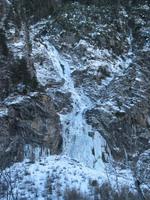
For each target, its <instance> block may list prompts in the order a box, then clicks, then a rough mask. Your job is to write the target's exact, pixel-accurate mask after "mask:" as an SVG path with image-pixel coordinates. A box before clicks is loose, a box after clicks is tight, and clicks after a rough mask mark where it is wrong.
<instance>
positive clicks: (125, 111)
mask: <svg viewBox="0 0 150 200" xmlns="http://www.w3.org/2000/svg"><path fill="white" fill-rule="evenodd" d="M149 53H150V52H149V51H148V52H145V53H139V54H138V55H137V58H136V60H135V61H134V62H133V63H132V64H131V65H130V66H129V67H128V69H127V70H126V71H125V73H124V74H122V76H119V77H117V78H115V79H113V81H112V82H110V84H109V85H108V87H107V90H106V91H105V93H104V94H103V96H102V98H101V102H99V103H97V104H96V105H95V106H94V107H93V108H92V109H91V110H88V111H87V112H86V116H87V121H88V123H89V124H91V125H92V126H93V127H94V128H95V129H96V130H97V129H98V130H99V132H100V133H101V134H102V135H103V137H104V138H105V139H106V141H107V142H108V144H109V146H110V148H111V152H112V155H113V156H114V158H115V159H117V160H120V159H121V160H122V156H123V155H124V158H126V156H127V155H128V160H129V161H133V160H134V161H136V160H137V159H138V157H139V155H140V153H142V152H143V151H144V150H147V149H149V147H150V144H149V140H150V130H149V112H150V107H149V98H150V96H149V92H148V91H149V87H150V82H149V62H150V57H149ZM120 155H121V157H120Z"/></svg>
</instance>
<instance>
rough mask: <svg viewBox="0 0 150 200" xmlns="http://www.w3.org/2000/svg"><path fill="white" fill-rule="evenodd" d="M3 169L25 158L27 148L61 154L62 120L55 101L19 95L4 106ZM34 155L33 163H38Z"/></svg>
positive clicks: (11, 98)
mask: <svg viewBox="0 0 150 200" xmlns="http://www.w3.org/2000/svg"><path fill="white" fill-rule="evenodd" d="M0 124H1V128H0V132H1V153H0V158H1V161H2V162H1V168H5V167H6V166H8V165H11V164H12V163H14V162H18V161H22V160H23V159H24V155H25V154H26V152H25V147H26V145H29V144H30V145H31V146H32V147H33V152H31V154H32V153H33V154H35V152H34V148H36V147H38V146H39V147H41V148H45V149H47V152H48V155H50V154H51V155H52V154H57V153H60V152H61V143H62V138H61V135H60V129H61V125H60V118H59V116H58V114H57V113H56V110H55V109H54V104H53V102H52V99H51V98H50V97H49V96H47V95H45V94H38V93H35V94H34V93H33V94H31V96H21V95H16V96H12V97H9V98H8V99H6V100H5V103H3V105H2V107H1V118H0ZM34 156H35V155H33V161H34Z"/></svg>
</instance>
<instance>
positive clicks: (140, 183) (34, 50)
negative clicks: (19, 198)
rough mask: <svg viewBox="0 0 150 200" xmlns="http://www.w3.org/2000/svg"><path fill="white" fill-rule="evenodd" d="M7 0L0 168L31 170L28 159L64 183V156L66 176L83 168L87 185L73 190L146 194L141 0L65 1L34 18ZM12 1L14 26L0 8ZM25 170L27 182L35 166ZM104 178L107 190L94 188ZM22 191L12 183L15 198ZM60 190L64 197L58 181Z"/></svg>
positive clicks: (149, 56) (149, 117) (148, 135)
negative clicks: (111, 1)
mask: <svg viewBox="0 0 150 200" xmlns="http://www.w3.org/2000/svg"><path fill="white" fill-rule="evenodd" d="M44 2H45V1H43V5H45V3H44ZM9 3H10V4H9ZM9 3H8V2H3V17H2V19H1V25H5V28H4V27H3V28H2V27H1V28H2V29H3V33H2V34H1V35H0V39H1V41H2V40H3V41H4V42H3V43H1V44H0V53H1V61H0V67H1V75H0V92H1V93H0V99H1V104H0V141H1V145H0V159H1V160H2V162H1V163H0V168H2V169H4V168H6V167H10V169H11V170H12V173H15V171H17V170H18V166H19V165H21V166H22V165H25V166H26V168H27V169H28V170H30V171H31V172H32V169H30V165H28V163H32V166H33V168H34V167H35V168H38V170H39V168H40V167H39V166H40V165H42V166H44V167H45V168H44V169H41V171H40V170H39V173H41V174H42V173H45V176H46V174H47V173H51V172H49V169H52V168H51V164H52V163H53V167H54V168H56V169H53V170H52V173H51V174H49V176H52V177H53V176H54V174H55V175H56V176H57V178H58V177H60V182H61V184H62V183H64V184H66V187H68V186H67V184H70V182H67V183H66V182H65V181H70V180H65V178H62V177H66V176H67V172H65V166H64V163H67V166H68V168H67V169H68V170H69V168H70V169H71V171H69V173H70V176H71V174H72V173H74V176H75V178H74V181H76V179H78V175H77V176H76V173H77V174H78V172H80V173H81V174H82V173H83V172H84V171H85V177H83V179H84V178H85V179H84V181H85V182H86V184H85V185H86V186H85V187H84V186H83V188H82V191H81V192H83V191H86V192H87V196H86V197H84V198H85V199H86V198H87V199H94V198H95V199H103V197H104V196H106V198H107V199H111V198H112V199H117V198H118V199H123V198H126V199H128V197H127V196H129V198H130V197H131V198H132V199H137V196H136V195H138V196H140V198H141V199H144V198H147V199H148V198H149V183H150V180H149V178H150V177H149V170H150V166H149V150H150V106H149V101H150V95H149V91H150V81H149V80H150V71H149V65H150V48H149V46H150V40H149V39H150V34H149V32H150V22H149V17H150V7H149V4H148V2H146V1H145V2H136V1H133V2H132V1H131V2H129V3H127V2H126V3H125V2H119V3H108V2H106V3H105V2H104V1H103V2H101V4H100V5H99V3H97V6H95V5H86V4H81V3H77V2H74V3H65V4H62V5H61V6H60V5H59V7H58V8H56V10H55V11H53V12H52V13H51V15H49V16H48V14H46V16H48V17H47V18H46V19H41V20H39V18H38V17H37V12H35V11H34V14H35V15H34V16H32V15H31V13H32V12H31V11H32V9H31V7H30V6H29V5H28V6H29V7H30V9H31V10H30V9H29V10H28V12H27V13H24V15H23V16H25V19H24V20H23V18H22V16H21V15H20V13H21V12H22V10H20V13H19V12H18V11H17V10H15V6H16V5H15V4H12V2H11V1H10V2H9ZM36 3H38V1H37V2H36ZM10 5H11V6H12V7H14V12H13V16H16V15H17V14H18V15H19V16H20V20H21V21H20V23H21V24H20V26H17V25H16V24H15V23H16V21H15V22H14V17H12V16H11V17H10V16H8V15H7V14H8V11H9V10H10V8H11V7H10ZM18 5H19V4H18ZM23 5H24V4H23ZM36 5H37V4H36ZM38 5H39V4H38ZM26 6H27V5H26ZM28 6H27V7H28ZM98 6H99V7H98ZM4 8H5V9H4ZM43 9H44V7H43ZM33 10H34V9H33ZM38 10H39V7H38V9H37V11H38ZM29 11H30V12H29ZM48 13H49V12H48ZM41 16H45V15H43V13H41ZM27 19H28V20H27ZM6 21H7V23H6ZM35 21H38V22H37V23H34V22H35ZM6 25H7V26H6ZM55 154H57V155H58V154H59V155H60V156H58V157H55V156H52V155H55ZM64 155H65V156H67V157H64ZM26 159H28V160H27V161H28V162H27V161H26ZM42 159H43V160H42ZM44 159H45V161H44ZM68 159H69V161H68ZM41 160H42V161H41ZM18 162H19V163H18ZM13 163H16V164H14V165H13ZM37 163H38V164H37ZM79 163H82V164H83V165H80V164H79ZM61 165H62V167H61ZM71 165H72V166H73V167H74V168H76V166H77V168H78V172H77V171H74V169H72V166H71ZM11 166H12V167H11ZM37 166H38V167H37ZM58 166H59V167H60V168H59V167H58ZM31 168H32V167H31ZM38 170H35V171H38ZM42 170H43V171H42ZM59 170H60V171H59ZM90 170H91V171H90ZM92 170H93V171H92ZM94 170H96V172H95V171H94ZM19 173H20V176H23V174H22V173H21V172H20V171H19ZM61 173H62V174H63V175H62V176H61ZM88 173H89V174H90V175H87V174H88ZM95 173H98V174H99V176H100V177H102V178H100V177H97V175H96V174H95ZM127 174H129V176H128V175H127ZM30 176H31V177H32V178H33V179H34V173H30ZM37 176H38V174H37ZM45 176H43V177H45ZM92 176H94V177H95V179H94V178H93V180H91V179H90V178H89V177H92ZM79 177H80V175H79ZM57 178H56V179H57ZM56 179H55V177H54V180H53V181H51V187H52V188H51V191H49V192H48V191H47V190H46V194H47V195H48V197H49V198H53V199H55V198H56V196H57V195H58V194H56V189H55V188H54V187H53V186H55V185H56V184H58V183H56ZM114 179H115V181H114ZM45 180H47V179H46V178H43V179H40V180H39V182H40V181H41V182H40V183H41V185H42V188H41V189H40V190H39V193H38V192H37V195H41V193H43V195H44V192H45V188H46V187H47V186H45V182H44V181H45ZM18 182H19V183H20V179H19V180H18ZM81 182H82V181H81ZM104 182H105V183H108V185H109V187H108V185H105V186H102V183H104ZM37 183H38V182H37ZM71 183H73V181H72V182H71ZM79 184H81V185H82V183H78V184H77V187H78V185H79ZM122 184H123V185H122ZM116 185H117V186H116ZM110 186H111V187H112V188H113V189H112V188H111V187H110ZM37 187H38V186H37ZM91 187H92V188H93V189H89V188H91ZM130 187H132V192H131V193H130V189H129V188H130ZM85 188H86V189H85ZM100 188H102V190H103V188H105V190H106V188H109V191H111V192H109V194H108V193H107V191H105V192H104V193H103V192H102V191H101V190H100ZM110 188H111V189H110ZM122 188H124V190H123V189H122ZM26 190H27V191H28V188H24V189H21V186H18V191H19V195H21V194H22V192H24V193H25V191H26ZM113 191H115V192H116V193H113ZM123 191H126V192H125V194H124V193H123ZM59 192H60V194H61V195H62V199H67V198H69V197H66V196H65V195H64V188H62V189H61V190H60V191H59ZM26 193H27V194H28V195H26V194H24V195H23V196H24V197H26V198H29V197H30V195H31V193H30V191H28V192H26ZM67 194H68V193H67ZM0 195H1V194H0ZM61 195H60V196H61ZM68 195H69V194H68ZM103 195H104V196H103ZM115 195H118V196H115ZM134 195H135V196H134ZM4 196H5V195H4V194H3V195H2V196H1V197H2V198H4ZM33 196H34V195H33ZM57 197H58V196H57ZM33 198H36V196H34V197H33ZM40 198H41V199H42V198H43V199H45V198H46V197H44V196H42V197H41V196H39V199H40ZM56 199H57V198H56ZM76 199H82V198H81V197H80V198H77V197H76Z"/></svg>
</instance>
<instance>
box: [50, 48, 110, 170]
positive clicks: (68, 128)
mask: <svg viewBox="0 0 150 200" xmlns="http://www.w3.org/2000/svg"><path fill="white" fill-rule="evenodd" d="M49 48H50V51H51V52H52V58H51V59H52V62H53V65H54V66H55V67H56V68H57V70H58V72H59V75H60V76H61V77H62V78H63V79H64V80H65V83H64V85H63V86H62V88H61V89H62V90H63V91H64V92H70V93H71V97H72V99H73V110H72V112H71V113H69V114H67V115H62V114H60V119H61V123H62V126H63V128H62V136H63V154H65V155H66V156H70V157H71V158H73V159H76V160H78V161H80V162H82V163H84V164H85V165H86V166H88V167H91V168H95V169H101V170H102V169H104V168H105V166H104V162H103V161H102V153H104V154H105V159H106V160H108V159H109V156H110V151H109V148H108V147H107V144H106V141H105V139H104V138H103V137H102V136H101V135H100V133H98V132H97V131H93V130H92V127H91V126H90V125H88V124H87V123H86V119H85V116H84V112H85V111H86V109H89V108H91V107H92V102H91V101H90V99H89V98H88V97H87V96H85V95H84V94H83V92H82V91H81V89H77V88H74V83H73V80H72V77H71V70H70V66H69V64H68V63H67V62H66V61H64V60H63V59H62V58H61V56H60V55H59V53H58V52H57V50H56V49H55V48H54V47H53V46H51V45H50V46H49ZM89 135H90V136H89ZM91 135H92V136H91ZM106 148H107V151H108V152H109V155H108V154H107V153H106V150H105V149H106Z"/></svg>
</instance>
